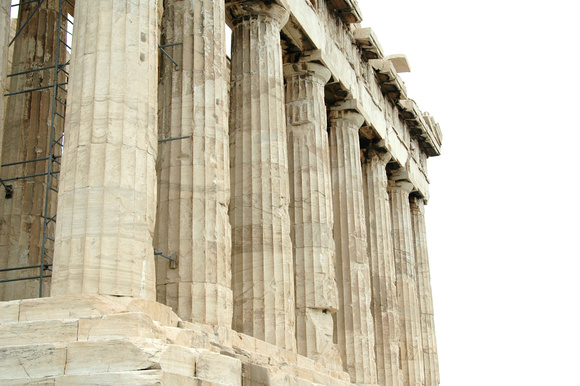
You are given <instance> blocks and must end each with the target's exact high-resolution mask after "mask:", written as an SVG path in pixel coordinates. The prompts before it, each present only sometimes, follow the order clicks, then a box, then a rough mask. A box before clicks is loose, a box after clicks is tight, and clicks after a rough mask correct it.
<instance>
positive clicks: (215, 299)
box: [154, 0, 233, 326]
mask: <svg viewBox="0 0 580 386" xmlns="http://www.w3.org/2000/svg"><path fill="white" fill-rule="evenodd" d="M162 25H163V27H162V31H163V32H162V39H161V44H173V43H182V45H181V46H175V47H167V48H166V50H167V52H169V53H170V54H171V55H172V57H173V59H174V60H175V61H176V62H177V63H178V64H179V65H178V66H176V65H175V64H174V63H173V62H172V61H171V60H170V59H169V58H167V57H165V56H161V77H160V82H159V111H160V115H159V138H160V139H162V140H163V139H171V138H180V137H187V138H183V139H178V140H174V141H168V142H161V143H159V155H158V162H157V167H158V191H159V198H158V206H157V222H156V231H155V242H154V244H155V248H156V249H158V250H159V251H161V252H163V253H165V254H167V255H172V256H175V258H176V259H177V260H178V262H177V267H176V268H175V269H172V268H171V264H170V262H169V261H168V260H166V259H162V258H159V259H157V261H156V275H157V299H158V300H159V301H160V302H162V303H164V304H167V305H170V306H171V307H173V309H174V311H175V312H176V313H177V314H178V315H179V316H180V317H181V318H183V319H185V320H193V321H196V322H200V323H208V324H214V325H215V324H221V325H226V326H231V323H232V313H233V302H232V290H231V228H230V222H229V217H228V205H229V200H230V165H229V138H228V123H227V107H228V104H229V99H228V79H227V77H229V71H228V69H227V67H226V53H225V6H224V2H223V0H191V1H178V0H169V1H166V2H165V9H164V13H163V21H162Z"/></svg>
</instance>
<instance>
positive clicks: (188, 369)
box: [159, 345, 200, 377]
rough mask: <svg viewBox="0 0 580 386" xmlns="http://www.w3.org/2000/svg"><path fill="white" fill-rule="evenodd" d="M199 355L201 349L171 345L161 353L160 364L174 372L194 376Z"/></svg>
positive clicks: (166, 369)
mask: <svg viewBox="0 0 580 386" xmlns="http://www.w3.org/2000/svg"><path fill="white" fill-rule="evenodd" d="M199 355H200V354H199V351H197V350H194V349H191V348H187V347H181V346H175V345H170V346H168V347H167V349H166V350H165V351H164V352H163V353H162V354H161V358H160V359H159V365H160V366H161V369H162V370H164V371H167V372H170V373H172V374H180V375H184V376H187V377H194V376H195V367H196V362H197V360H198V358H199Z"/></svg>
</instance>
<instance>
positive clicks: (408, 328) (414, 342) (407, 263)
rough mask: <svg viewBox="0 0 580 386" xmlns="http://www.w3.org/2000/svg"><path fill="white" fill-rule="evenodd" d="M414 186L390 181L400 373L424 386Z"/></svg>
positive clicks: (409, 385) (408, 384) (410, 383)
mask: <svg viewBox="0 0 580 386" xmlns="http://www.w3.org/2000/svg"><path fill="white" fill-rule="evenodd" d="M412 188H413V186H412V184H411V183H410V182H408V181H406V180H397V179H396V178H395V179H392V180H391V181H389V197H390V199H391V214H392V220H393V249H394V253H395V269H396V270H397V296H398V301H399V318H400V330H401V343H400V349H401V357H400V361H401V370H402V373H403V384H404V385H405V386H422V385H424V382H425V377H424V366H423V348H422V344H421V317H420V309H419V299H418V295H417V280H416V279H417V277H416V266H415V251H414V246H413V229H412V228H413V225H412V220H411V209H410V206H409V193H410V192H411V190H412Z"/></svg>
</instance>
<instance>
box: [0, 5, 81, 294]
mask: <svg viewBox="0 0 580 386" xmlns="http://www.w3.org/2000/svg"><path fill="white" fill-rule="evenodd" d="M45 1H46V0H29V1H21V2H19V3H18V4H13V5H12V7H19V6H22V5H26V4H30V3H38V4H37V5H36V7H35V8H34V10H33V11H32V12H31V14H30V15H29V16H28V18H27V19H26V21H25V22H24V23H23V25H22V26H21V27H20V28H19V29H18V31H17V32H16V34H15V36H14V38H13V39H12V40H11V41H10V45H12V44H13V43H14V41H15V40H16V39H17V38H18V36H19V35H20V34H21V33H22V31H24V29H25V28H26V27H27V26H28V25H29V23H30V21H31V20H32V19H33V18H34V16H35V15H36V14H37V12H38V10H39V9H40V7H41V6H42V4H43V3H44V2H45ZM48 1H51V0H48ZM56 1H58V5H59V7H58V22H57V26H56V31H55V32H56V35H57V43H56V52H55V56H54V64H53V65H50V66H46V67H41V68H36V69H31V70H27V71H20V72H15V73H12V74H9V75H8V77H15V76H22V75H27V74H30V73H35V72H41V71H53V74H54V83H53V84H51V85H48V86H42V87H36V88H31V89H25V90H10V92H9V93H7V94H4V96H6V97H10V96H13V95H20V94H24V93H32V92H44V91H49V90H52V100H51V113H50V128H49V144H48V156H47V157H44V158H39V159H32V160H24V161H17V162H10V163H6V164H4V165H2V168H5V167H10V166H16V165H22V164H27V163H36V162H46V172H44V173H36V174H32V175H23V176H17V177H14V178H9V179H4V180H3V179H1V178H0V183H1V184H2V185H3V186H4V187H5V189H6V193H7V194H6V198H7V199H10V198H11V197H12V196H11V194H12V193H13V191H12V185H7V184H5V182H9V181H15V180H22V179H30V178H41V177H44V178H45V181H46V183H45V190H44V205H43V211H42V215H41V217H42V220H43V226H42V247H41V250H40V264H37V265H29V266H21V267H12V268H5V269H0V272H11V271H25V270H30V269H38V272H39V273H38V275H37V276H27V277H22V278H14V279H3V280H0V283H8V282H14V281H23V280H35V279H39V289H38V297H42V296H43V295H44V294H43V284H44V283H43V281H44V280H45V279H49V278H51V277H52V275H50V271H52V260H53V258H52V256H51V255H50V254H49V252H48V251H47V248H49V243H50V245H51V246H52V248H51V250H53V249H54V238H53V237H51V236H50V233H51V230H52V231H54V227H55V224H56V207H51V205H50V200H51V195H52V194H57V193H58V188H57V187H56V186H57V184H58V181H59V179H58V177H57V176H58V174H59V173H60V158H61V155H62V148H63V144H64V142H63V140H64V134H63V135H60V136H59V137H58V138H55V136H56V135H55V134H56V127H57V125H59V124H62V125H63V127H64V119H65V116H64V115H63V114H61V113H59V112H58V108H59V106H60V108H62V109H65V108H66V93H67V90H66V88H65V87H66V85H67V84H68V81H65V82H59V76H63V77H64V78H66V79H68V72H67V71H66V68H67V66H68V65H69V64H70V62H69V61H66V62H61V60H60V59H61V56H62V53H63V52H67V50H69V51H70V49H71V47H70V46H69V45H68V44H67V41H66V38H67V36H72V32H71V31H69V30H68V27H69V25H70V27H72V25H73V22H72V20H71V19H70V18H68V17H67V11H66V9H65V7H67V8H69V9H70V10H71V11H73V10H74V5H73V4H72V3H71V2H70V1H69V0H56ZM65 21H66V23H67V28H63V23H64V22H65ZM62 93H64V96H62V97H60V98H59V95H60V94H62ZM0 145H1V144H0ZM51 210H52V212H53V213H49V212H51ZM0 258H1V257H0Z"/></svg>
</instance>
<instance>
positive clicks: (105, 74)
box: [52, 0, 159, 299]
mask: <svg viewBox="0 0 580 386" xmlns="http://www.w3.org/2000/svg"><path fill="white" fill-rule="evenodd" d="M157 45H158V9H157V2H156V1H151V0H100V1H92V0H77V1H76V8H75V33H74V37H73V46H72V58H71V72H70V83H69V98H68V101H69V102H68V105H67V122H66V141H65V148H64V154H63V165H62V173H61V189H60V190H59V207H58V223H57V229H56V248H55V266H54V272H53V287H52V295H53V296H61V295H78V294H102V295H118V296H140V297H145V298H148V299H154V298H155V288H154V262H153V245H152V239H153V230H154V223H155V205H156V173H155V158H156V155H157V87H158V82H157V77H158V73H157V58H158V54H159V53H158V48H157ZM127 69H130V70H129V71H128V70H127Z"/></svg>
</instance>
